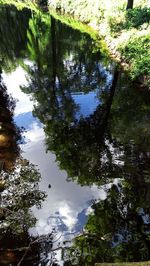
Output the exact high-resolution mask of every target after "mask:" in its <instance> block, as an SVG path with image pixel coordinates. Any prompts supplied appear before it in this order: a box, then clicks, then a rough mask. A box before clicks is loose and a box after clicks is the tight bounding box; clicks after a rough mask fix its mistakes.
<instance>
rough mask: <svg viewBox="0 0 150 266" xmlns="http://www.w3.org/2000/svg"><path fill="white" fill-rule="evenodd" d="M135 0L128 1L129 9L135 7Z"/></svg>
mask: <svg viewBox="0 0 150 266" xmlns="http://www.w3.org/2000/svg"><path fill="white" fill-rule="evenodd" d="M133 2H134V0H128V1H127V9H132V8H133Z"/></svg>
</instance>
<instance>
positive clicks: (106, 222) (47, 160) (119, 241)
mask: <svg viewBox="0 0 150 266" xmlns="http://www.w3.org/2000/svg"><path fill="white" fill-rule="evenodd" d="M0 12H1V16H0V22H1V23H0V35H1V42H0V61H1V77H0V109H1V110H0V171H1V179H0V191H1V198H0V199H1V208H0V231H1V237H0V243H1V249H0V265H20V264H21V265H94V263H95V262H103V261H106V262H117V261H144V260H148V259H150V241H149V237H150V217H149V215H150V204H149V202H150V201H149V199H150V190H149V173H150V153H149V147H150V133H149V132H150V125H149V118H150V105H149V103H150V93H149V91H146V90H144V89H141V88H139V87H138V86H135V85H133V84H132V83H131V82H130V81H129V79H128V77H127V76H126V74H125V73H123V72H122V71H121V70H119V68H118V66H116V65H115V63H113V62H112V61H110V60H109V59H108V58H106V57H105V56H104V55H103V54H102V53H101V51H100V50H98V48H97V44H96V43H95V42H94V41H93V40H92V39H91V38H90V37H89V36H88V35H87V34H83V33H81V32H80V31H77V30H73V29H72V28H69V27H68V26H66V25H64V24H61V23H60V22H59V21H56V20H54V18H53V17H51V16H50V15H49V14H41V13H40V12H39V13H37V14H35V13H32V12H30V11H29V10H23V11H17V10H16V9H15V8H14V7H6V6H1V8H0ZM28 247H29V248H28ZM26 250H27V253H26V255H25V256H24V254H25V252H26ZM23 256H24V257H23ZM22 258H23V259H22ZM19 263H20V264H19Z"/></svg>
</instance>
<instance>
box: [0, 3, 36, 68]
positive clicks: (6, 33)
mask: <svg viewBox="0 0 150 266" xmlns="http://www.w3.org/2000/svg"><path fill="white" fill-rule="evenodd" d="M30 16H31V12H30V11H29V10H28V9H24V11H23V12H22V11H20V10H17V9H16V8H15V7H14V6H11V8H10V6H8V5H4V6H3V5H0V35H1V41H0V63H1V67H2V68H3V70H5V72H11V71H13V70H15V69H16V67H17V65H18V63H19V61H21V60H22V57H25V48H26V35H27V28H28V21H29V18H30Z"/></svg>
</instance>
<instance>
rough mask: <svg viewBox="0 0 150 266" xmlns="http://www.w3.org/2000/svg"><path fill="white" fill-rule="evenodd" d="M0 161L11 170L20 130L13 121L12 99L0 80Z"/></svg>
mask: <svg viewBox="0 0 150 266" xmlns="http://www.w3.org/2000/svg"><path fill="white" fill-rule="evenodd" d="M0 99H1V101H0V162H1V168H2V167H3V169H5V170H6V171H9V170H11V168H12V167H13V164H14V162H15V160H16V157H17V156H18V154H19V147H18V145H17V142H18V141H19V140H20V139H21V135H20V130H19V128H17V127H16V125H15V124H14V122H13V111H14V107H15V103H14V101H13V100H12V99H11V98H10V97H9V96H8V95H7V91H6V87H5V85H4V84H3V83H2V81H0Z"/></svg>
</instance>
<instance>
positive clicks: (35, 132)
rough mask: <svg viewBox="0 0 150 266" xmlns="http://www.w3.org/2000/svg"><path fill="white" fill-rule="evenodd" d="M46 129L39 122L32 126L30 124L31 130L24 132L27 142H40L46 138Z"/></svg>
mask: <svg viewBox="0 0 150 266" xmlns="http://www.w3.org/2000/svg"><path fill="white" fill-rule="evenodd" d="M44 136H45V134H44V130H43V128H42V126H41V125H38V123H37V122H34V123H33V124H32V125H31V126H30V130H28V131H27V132H25V133H24V137H25V139H26V141H27V144H28V143H29V142H38V141H40V140H42V139H44Z"/></svg>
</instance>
